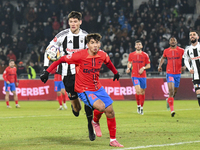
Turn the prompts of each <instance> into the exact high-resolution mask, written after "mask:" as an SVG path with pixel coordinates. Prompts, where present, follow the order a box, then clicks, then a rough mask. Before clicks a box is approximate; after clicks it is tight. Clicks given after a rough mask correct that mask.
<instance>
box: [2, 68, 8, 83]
mask: <svg viewBox="0 0 200 150" xmlns="http://www.w3.org/2000/svg"><path fill="white" fill-rule="evenodd" d="M6 73H7V68H6V69H5V70H4V72H3V79H4V81H6V82H7V81H8V79H7V76H6Z"/></svg>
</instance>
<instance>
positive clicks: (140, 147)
mask: <svg viewBox="0 0 200 150" xmlns="http://www.w3.org/2000/svg"><path fill="white" fill-rule="evenodd" d="M192 143H200V141H189V142H179V143H170V144H161V145H146V146H137V147H128V148H120V149H117V150H127V149H131V150H132V149H142V148H150V147H164V146H175V145H183V144H192ZM113 150H116V149H113Z"/></svg>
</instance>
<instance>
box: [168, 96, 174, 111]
mask: <svg viewBox="0 0 200 150" xmlns="http://www.w3.org/2000/svg"><path fill="white" fill-rule="evenodd" d="M167 102H168V103H169V107H170V110H171V112H172V111H174V98H173V97H168V100H167Z"/></svg>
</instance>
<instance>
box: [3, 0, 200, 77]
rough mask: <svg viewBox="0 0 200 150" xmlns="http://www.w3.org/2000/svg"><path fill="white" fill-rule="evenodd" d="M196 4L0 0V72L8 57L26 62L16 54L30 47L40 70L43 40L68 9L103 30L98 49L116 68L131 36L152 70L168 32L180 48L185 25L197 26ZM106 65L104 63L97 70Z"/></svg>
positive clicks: (63, 24)
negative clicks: (138, 4) (15, 28)
mask: <svg viewBox="0 0 200 150" xmlns="http://www.w3.org/2000/svg"><path fill="white" fill-rule="evenodd" d="M195 9H196V0H173V1H172V0H149V1H148V2H143V1H141V4H140V6H139V8H138V9H137V10H133V1H132V0H108V1H103V0H85V1H83V0H57V1H56V0H33V1H31V2H30V1H29V0H17V3H16V5H13V4H12V3H11V2H10V1H9V0H5V1H3V2H2V1H0V64H1V65H0V74H1V73H2V72H3V70H4V66H7V65H8V61H9V59H14V60H15V62H16V64H17V66H20V67H21V66H24V65H28V64H24V63H23V62H22V61H21V60H22V59H23V57H24V56H25V54H30V53H31V58H30V60H29V61H30V62H32V63H33V68H35V70H36V73H40V72H41V70H42V66H43V59H44V58H43V57H44V52H45V49H46V46H47V45H48V44H49V42H50V41H51V40H52V39H53V38H54V36H55V35H56V34H57V33H58V32H59V31H61V30H63V29H66V28H68V27H69V25H68V22H67V15H68V14H69V13H70V12H71V11H72V10H75V11H80V12H81V13H82V15H83V23H82V25H81V28H82V29H83V30H86V31H87V32H88V33H91V32H98V33H100V34H101V35H102V36H103V39H102V47H101V49H103V50H104V51H106V52H107V53H108V55H109V56H110V58H111V60H112V62H113V63H114V65H115V66H116V68H124V69H125V68H126V65H127V61H128V54H129V53H130V52H133V51H134V50H135V48H134V45H135V43H134V42H135V40H138V39H140V40H141V41H142V43H143V51H145V52H147V53H148V55H149V57H150V59H151V69H149V71H157V66H158V63H159V59H160V57H161V55H162V52H163V50H164V49H165V48H167V47H168V46H169V45H168V40H169V38H170V37H171V36H175V37H176V38H177V40H178V43H179V46H181V47H182V48H185V46H186V45H188V44H189V40H188V33H189V31H190V30H191V29H195V30H197V31H198V32H200V16H199V17H198V18H197V19H195V20H194V18H193V14H194V13H195ZM188 14H190V15H188ZM13 23H15V24H16V25H17V29H18V30H17V31H18V32H17V33H14V31H13V29H14V28H13ZM13 33H14V34H13ZM20 63H21V64H20ZM164 66H165V65H164ZM26 68H27V67H26ZM25 71H26V69H25ZM106 71H107V68H106V67H105V66H103V67H102V71H101V72H102V73H103V72H106ZM18 75H19V74H18Z"/></svg>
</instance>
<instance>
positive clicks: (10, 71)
mask: <svg viewBox="0 0 200 150" xmlns="http://www.w3.org/2000/svg"><path fill="white" fill-rule="evenodd" d="M3 79H4V86H5V91H6V96H5V100H6V104H7V108H11V106H10V105H9V91H11V92H12V93H13V97H14V100H15V104H16V108H20V106H19V104H18V97H17V94H16V89H15V84H16V86H18V82H17V69H16V67H15V62H14V60H12V59H11V60H10V61H9V66H8V67H7V68H6V69H5V71H4V72H3Z"/></svg>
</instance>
